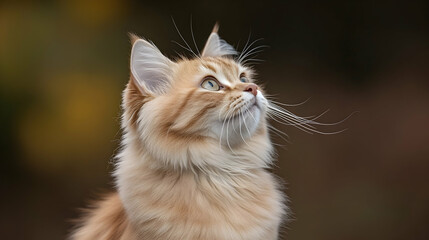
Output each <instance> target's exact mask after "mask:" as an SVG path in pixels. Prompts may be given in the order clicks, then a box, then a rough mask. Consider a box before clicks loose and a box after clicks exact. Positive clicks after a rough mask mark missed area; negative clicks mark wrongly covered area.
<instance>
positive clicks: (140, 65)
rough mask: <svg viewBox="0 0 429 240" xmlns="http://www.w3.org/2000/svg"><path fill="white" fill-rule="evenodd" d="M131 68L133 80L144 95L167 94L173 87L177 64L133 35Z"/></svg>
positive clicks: (153, 46) (154, 47)
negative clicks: (173, 76)
mask: <svg viewBox="0 0 429 240" xmlns="http://www.w3.org/2000/svg"><path fill="white" fill-rule="evenodd" d="M131 41H132V43H133V48H132V50H131V60H130V68H131V74H132V79H133V81H134V82H135V83H136V85H137V86H138V87H139V90H140V91H141V93H142V94H144V95H160V94H163V93H166V92H167V90H168V88H169V87H170V86H171V78H172V74H173V73H172V67H174V65H175V63H174V62H172V61H171V60H170V59H168V58H167V57H166V56H164V55H163V54H162V53H161V52H160V51H159V49H158V48H157V47H156V46H155V45H153V44H152V43H149V42H148V41H146V40H143V39H139V38H137V37H136V36H134V35H131Z"/></svg>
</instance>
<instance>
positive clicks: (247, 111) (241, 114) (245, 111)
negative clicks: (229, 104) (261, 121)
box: [226, 99, 260, 121]
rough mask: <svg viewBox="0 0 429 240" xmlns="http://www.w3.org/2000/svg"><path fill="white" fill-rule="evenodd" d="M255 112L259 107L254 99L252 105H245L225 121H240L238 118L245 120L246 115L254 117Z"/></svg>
mask: <svg viewBox="0 0 429 240" xmlns="http://www.w3.org/2000/svg"><path fill="white" fill-rule="evenodd" d="M257 110H260V106H259V104H258V102H257V100H256V99H255V100H253V101H252V103H250V104H246V105H245V106H243V107H242V108H241V109H239V110H238V111H237V113H235V114H234V115H232V116H230V117H228V118H226V120H227V121H231V120H236V119H240V118H243V119H245V118H246V117H247V116H248V115H250V116H251V117H254V115H253V114H254V112H255V111H257Z"/></svg>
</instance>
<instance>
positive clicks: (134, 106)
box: [72, 31, 286, 240]
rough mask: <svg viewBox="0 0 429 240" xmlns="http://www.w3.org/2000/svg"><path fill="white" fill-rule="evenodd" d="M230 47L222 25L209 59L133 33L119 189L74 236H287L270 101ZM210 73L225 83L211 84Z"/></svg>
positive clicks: (220, 239)
mask: <svg viewBox="0 0 429 240" xmlns="http://www.w3.org/2000/svg"><path fill="white" fill-rule="evenodd" d="M225 44H227V43H225V42H224V41H223V40H221V39H220V38H219V36H218V35H217V32H216V31H214V32H213V33H212V34H211V36H210V38H209V40H208V42H207V43H206V46H205V50H203V55H202V56H201V57H198V58H195V59H181V60H179V61H176V62H173V61H170V60H168V59H167V58H165V57H163V56H162V54H161V53H160V52H159V50H158V49H157V48H156V47H155V46H154V45H152V44H150V43H148V42H147V41H145V40H143V39H134V44H133V51H132V56H131V73H132V75H131V79H130V82H129V83H128V86H127V88H126V89H125V91H124V97H123V108H124V114H123V119H122V127H123V130H124V137H123V140H122V150H121V152H120V153H119V154H118V156H117V160H118V161H117V166H116V170H115V172H114V176H115V179H116V185H117V193H115V194H113V195H112V196H110V197H108V198H106V199H105V200H103V201H101V203H100V204H99V205H97V206H96V208H94V210H92V211H90V213H89V214H88V216H87V217H86V218H85V219H84V221H83V222H82V225H81V226H80V227H79V228H78V229H77V230H76V231H75V232H74V234H73V236H72V239H74V240H86V239H100V240H104V239H123V240H126V239H136V240H137V239H151V240H161V239H162V240H179V239H183V240H188V239H189V240H194V239H195V240H239V239H243V240H244V239H246V240H258V239H261V240H274V239H278V232H279V227H280V224H281V222H282V219H283V218H284V217H285V212H286V207H285V205H284V196H283V194H282V193H281V191H280V190H279V188H280V186H279V184H278V183H277V181H276V179H275V177H274V176H273V175H272V174H271V173H270V172H269V171H267V169H268V168H269V166H270V165H271V163H272V157H271V155H272V151H273V148H272V145H271V142H270V139H269V135H268V130H267V123H266V111H267V104H268V103H267V100H266V99H265V98H264V96H263V92H262V91H261V89H260V88H259V89H258V90H257V92H252V91H251V90H252V86H253V87H255V86H256V85H254V84H253V79H252V77H253V74H252V73H253V72H252V70H251V69H249V68H248V67H245V66H242V65H240V64H239V63H238V62H236V61H235V60H233V59H232V58H230V57H229V56H228V54H232V53H234V51H233V49H232V47H231V46H230V45H225ZM216 49H218V52H216ZM152 70H153V71H152ZM206 76H212V77H214V78H215V79H216V80H217V81H218V83H219V84H220V85H222V86H223V88H222V89H221V90H219V91H210V90H207V89H203V88H202V87H201V82H202V81H203V80H204V79H205V77H206ZM241 76H245V79H246V82H241V81H240V77H241ZM157 79H159V81H157ZM253 90H254V89H253ZM255 93H256V95H254V94H255Z"/></svg>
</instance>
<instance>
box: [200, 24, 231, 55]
mask: <svg viewBox="0 0 429 240" xmlns="http://www.w3.org/2000/svg"><path fill="white" fill-rule="evenodd" d="M218 30H219V25H218V24H217V23H216V25H215V26H214V28H213V31H212V33H211V34H210V36H209V38H208V39H207V42H206V45H205V46H204V49H203V51H202V53H201V56H202V57H221V56H225V55H236V54H237V51H236V50H235V49H234V48H233V47H232V46H231V45H229V44H228V43H227V42H225V40H223V39H221V38H220V37H219V35H218V34H217V32H218Z"/></svg>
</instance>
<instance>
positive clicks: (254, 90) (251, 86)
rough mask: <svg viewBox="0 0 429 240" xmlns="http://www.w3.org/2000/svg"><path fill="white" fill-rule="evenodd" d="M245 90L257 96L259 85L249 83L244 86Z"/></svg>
mask: <svg viewBox="0 0 429 240" xmlns="http://www.w3.org/2000/svg"><path fill="white" fill-rule="evenodd" d="M244 91H245V92H251V93H252V94H253V96H255V97H256V94H258V86H257V85H256V84H254V83H249V85H247V86H246V87H245V88H244Z"/></svg>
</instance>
